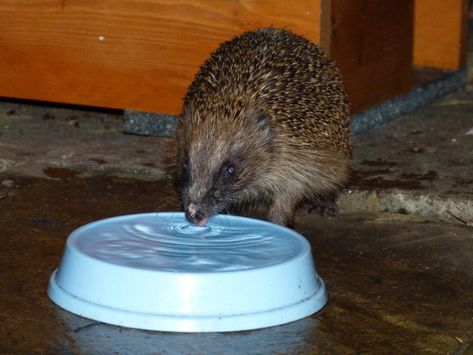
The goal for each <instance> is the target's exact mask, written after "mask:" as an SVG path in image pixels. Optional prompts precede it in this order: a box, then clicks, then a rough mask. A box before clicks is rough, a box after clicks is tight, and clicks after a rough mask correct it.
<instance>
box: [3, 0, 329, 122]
mask: <svg viewBox="0 0 473 355" xmlns="http://www.w3.org/2000/svg"><path fill="white" fill-rule="evenodd" d="M0 17H1V18H2V20H1V21H0V53H1V54H0V96H5V97H15V98H25V99H34V100H45V101H55V102H65V103H74V104H81V105H91V106H102V107H111V108H129V109H137V110H143V111H156V112H167V113H179V112H180V110H181V98H182V96H183V95H184V93H185V91H186V89H187V86H188V84H189V83H190V81H191V80H192V78H193V76H194V74H195V72H196V71H197V69H198V66H199V65H200V64H201V63H202V62H203V61H204V59H205V58H206V57H207V56H208V54H209V53H210V51H212V50H213V49H215V48H216V47H217V45H218V44H219V43H220V42H221V41H223V40H226V39H229V38H231V37H232V36H233V35H235V34H237V33H240V32H243V31H245V30H249V29H253V28H257V27H262V26H270V25H274V26H287V27H288V28H291V29H293V30H294V31H296V32H298V33H301V34H303V35H305V36H306V37H308V38H310V39H311V40H313V41H317V42H318V40H319V27H320V26H319V18H320V0H298V1H295V2H294V1H277V0H259V1H256V0H240V1H238V0H227V1H215V0H188V1H175V0H74V1H67V0H60V1H54V0H2V1H0Z"/></svg>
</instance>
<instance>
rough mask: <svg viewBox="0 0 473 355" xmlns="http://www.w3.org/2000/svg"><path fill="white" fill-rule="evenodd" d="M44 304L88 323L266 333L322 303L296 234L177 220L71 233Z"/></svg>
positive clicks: (225, 221)
mask: <svg viewBox="0 0 473 355" xmlns="http://www.w3.org/2000/svg"><path fill="white" fill-rule="evenodd" d="M48 295H49V297H50V298H51V299H52V301H53V302H54V303H56V304H57V305H59V306H60V307H62V308H64V309H66V310H68V311H70V312H72V313H75V314H78V315H80V316H83V317H86V318H91V319H95V320H98V321H102V322H105V323H110V324H115V325H120V326H126V327H132V328H140V329H149V330H162V331H177V332H209V331H218V332H220V331H236V330H248V329H256V328H263V327H268V326H273V325H278V324H283V323H287V322H291V321H294V320H297V319H300V318H304V317H306V316H309V315H311V314H313V313H314V312H316V311H318V310H319V309H321V308H322V307H323V306H324V305H325V303H326V302H327V295H326V291H325V286H324V283H323V281H322V280H321V279H320V278H319V277H318V275H317V273H316V271H315V267H314V263H313V260H312V255H311V249H310V244H309V243H308V242H307V240H306V239H304V238H303V237H302V236H301V235H300V234H298V233H296V232H294V231H292V230H290V229H287V228H284V227H280V226H277V225H274V224H271V223H268V222H264V221H260V220H255V219H249V218H243V217H234V216H227V215H217V216H215V217H213V218H211V219H210V220H209V222H208V223H207V224H206V226H204V227H197V226H194V225H192V224H190V223H189V222H187V220H186V219H185V217H184V215H183V213H174V212H173V213H146V214H136V215H128V216H120V217H114V218H109V219H104V220H101V221H97V222H94V223H90V224H87V225H85V226H83V227H81V228H79V229H77V230H75V231H74V232H73V233H72V234H71V235H70V236H69V238H68V240H67V245H66V248H65V251H64V255H63V258H62V261H61V264H60V266H59V268H58V269H57V270H56V271H54V273H53V274H52V276H51V278H50V282H49V288H48Z"/></svg>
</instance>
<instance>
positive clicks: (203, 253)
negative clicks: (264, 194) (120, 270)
mask: <svg viewBox="0 0 473 355" xmlns="http://www.w3.org/2000/svg"><path fill="white" fill-rule="evenodd" d="M74 244H75V246H76V247H77V248H79V249H80V250H81V251H82V252H84V253H86V254H88V255H90V256H92V257H94V258H97V259H101V260H103V261H106V262H109V263H113V264H119V265H124V266H130V267H135V268H144V269H151V270H160V271H171V272H224V271H237V270H246V269H252V268H261V267H267V266H270V265H274V264H279V263H281V262H283V261H286V260H288V259H291V258H293V257H295V256H296V255H298V254H299V253H301V252H302V251H303V244H302V242H301V241H300V240H299V239H298V238H296V237H295V236H294V235H292V234H291V233H289V232H288V231H286V230H285V229H282V228H278V227H275V228H269V227H268V224H265V223H261V222H258V221H252V220H248V219H239V218H235V217H230V216H216V217H214V218H212V219H211V220H210V221H209V223H207V225H206V226H204V227H197V226H195V225H192V224H190V223H188V222H187V221H186V220H185V219H184V218H183V215H182V214H181V213H179V214H167V213H164V214H144V215H136V216H128V217H122V218H115V219H111V220H107V221H104V222H102V223H96V224H95V225H93V226H91V227H89V228H84V229H83V230H82V231H80V233H77V234H75V235H74Z"/></svg>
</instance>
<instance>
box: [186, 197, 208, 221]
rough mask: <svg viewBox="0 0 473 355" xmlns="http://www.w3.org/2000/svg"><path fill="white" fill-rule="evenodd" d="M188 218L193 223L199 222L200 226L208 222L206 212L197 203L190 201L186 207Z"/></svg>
mask: <svg viewBox="0 0 473 355" xmlns="http://www.w3.org/2000/svg"><path fill="white" fill-rule="evenodd" d="M186 218H187V219H188V220H189V221H191V222H192V223H195V224H197V225H198V226H203V225H204V224H205V222H207V218H205V213H204V212H203V211H202V209H200V208H199V207H198V206H196V205H195V203H192V202H191V203H189V205H188V206H187V208H186Z"/></svg>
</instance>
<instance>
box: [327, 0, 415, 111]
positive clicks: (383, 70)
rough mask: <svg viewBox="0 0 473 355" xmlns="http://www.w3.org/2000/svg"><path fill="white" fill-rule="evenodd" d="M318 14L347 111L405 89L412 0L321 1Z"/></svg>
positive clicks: (409, 60) (408, 73) (408, 77)
mask: <svg viewBox="0 0 473 355" xmlns="http://www.w3.org/2000/svg"><path fill="white" fill-rule="evenodd" d="M322 14H323V15H324V16H323V19H322V28H321V45H322V47H323V48H325V49H326V50H327V51H328V52H329V54H330V56H331V57H332V58H333V59H334V60H335V61H336V62H337V64H338V66H339V67H340V70H341V72H342V75H343V79H344V81H345V85H346V88H347V91H348V95H349V97H350V100H351V102H352V111H353V112H358V111H361V110H363V109H366V108H368V107H369V106H371V105H374V104H376V103H379V102H381V101H384V100H386V99H389V98H391V97H393V96H398V95H400V94H402V93H404V92H406V91H407V90H409V89H410V88H411V67H412V21H413V0H396V1H386V0H322Z"/></svg>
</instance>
